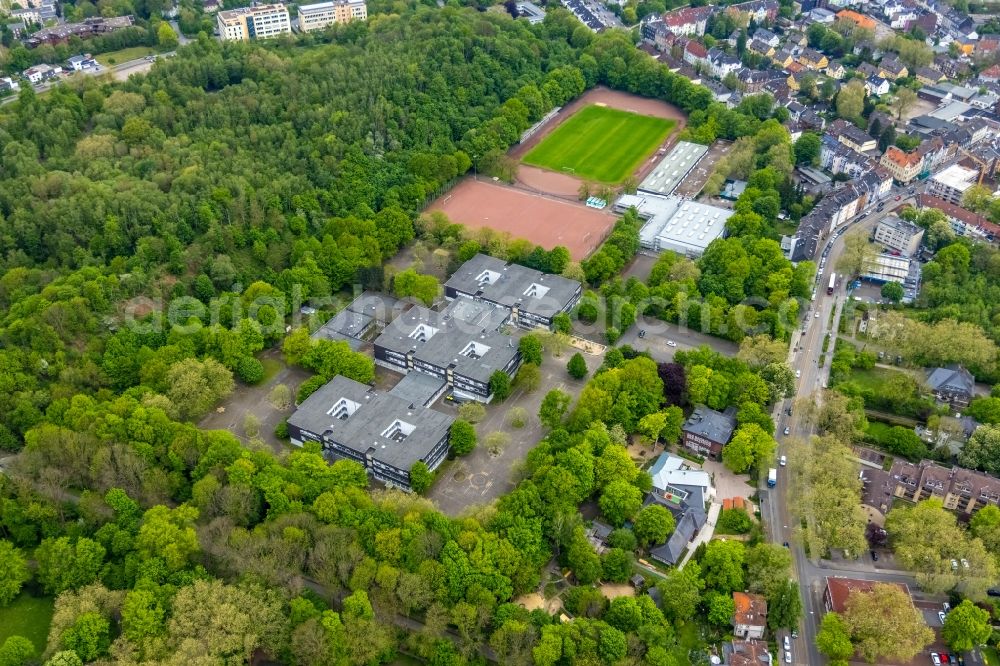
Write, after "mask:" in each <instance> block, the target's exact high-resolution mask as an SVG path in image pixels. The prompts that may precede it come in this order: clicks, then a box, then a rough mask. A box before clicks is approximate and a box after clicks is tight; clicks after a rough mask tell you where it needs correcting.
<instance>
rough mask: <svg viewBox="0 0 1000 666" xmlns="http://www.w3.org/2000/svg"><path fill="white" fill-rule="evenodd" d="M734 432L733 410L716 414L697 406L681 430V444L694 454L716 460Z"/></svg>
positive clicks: (734, 419) (711, 410)
mask: <svg viewBox="0 0 1000 666" xmlns="http://www.w3.org/2000/svg"><path fill="white" fill-rule="evenodd" d="M734 430H736V416H735V410H733V409H727V410H726V411H725V412H717V411H715V410H714V409H709V408H708V407H706V406H704V405H697V406H696V407H695V408H694V411H693V412H691V416H689V417H688V419H687V421H685V422H684V426H683V427H682V428H681V431H682V432H683V440H682V441H683V444H684V446H686V447H687V448H689V449H691V450H692V451H694V452H695V453H697V454H699V455H703V456H709V457H712V458H716V459H718V458H719V456H720V455H721V454H722V447H723V446H725V445H726V444H727V443H728V442H729V439H730V438H731V437H732V436H733V431H734Z"/></svg>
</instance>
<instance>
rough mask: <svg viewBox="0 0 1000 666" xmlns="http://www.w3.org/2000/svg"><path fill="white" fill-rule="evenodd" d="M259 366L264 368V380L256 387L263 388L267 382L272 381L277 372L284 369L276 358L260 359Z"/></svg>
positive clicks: (283, 365)
mask: <svg viewBox="0 0 1000 666" xmlns="http://www.w3.org/2000/svg"><path fill="white" fill-rule="evenodd" d="M260 364H261V365H263V366H264V379H262V380H260V384H258V386H264V385H265V384H267V383H268V382H269V381H271V380H272V379H274V376H275V375H276V374H278V371H279V370H281V369H282V368H283V367H285V364H284V363H282V362H281V361H279V360H278V359H276V358H262V359H260Z"/></svg>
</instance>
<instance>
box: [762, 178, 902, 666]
mask: <svg viewBox="0 0 1000 666" xmlns="http://www.w3.org/2000/svg"><path fill="white" fill-rule="evenodd" d="M896 196H902V197H905V198H902V199H901V200H900V201H896V200H895V198H896ZM914 196H915V195H910V194H908V189H907V188H894V189H893V191H892V192H891V194H890V195H889V198H888V199H887V201H886V205H885V208H884V210H882V211H876V210H872V211H870V212H868V213H867V214H864V215H862V216H860V217H857V218H855V219H853V220H851V221H850V222H849V223H848V224H847V225H844V226H842V227H841V228H840V230H838V234H837V235H835V236H832V237H831V238H830V239H828V240H827V243H826V244H824V245H823V246H822V247H823V248H826V247H829V248H830V250H829V253H828V256H827V258H826V265H825V268H824V270H823V272H822V274H821V275H820V276H819V278H818V280H817V282H816V299H815V300H814V301H813V302H812V303H811V304H810V306H809V310H808V311H807V312H805V313H804V314H803V316H802V325H803V327H804V332H803V327H800V328H799V329H797V331H796V333H795V334H794V335H793V338H792V344H791V349H790V350H789V364H790V365H791V366H792V367H793V368H794V369H795V370H797V371H798V372H799V377H798V378H797V380H796V386H797V390H796V394H795V396H794V397H793V398H789V399H787V400H785V401H783V402H781V403H779V404H778V405H776V406H775V414H774V419H775V424H776V426H777V429H778V433H779V434H778V437H777V439H778V452H777V455H778V456H780V455H782V454H783V453H785V452H786V451H785V449H786V448H787V447H786V446H785V442H784V441H783V440H784V439H785V436H784V435H783V434H782V433H783V431H784V429H785V427H788V428H789V430H790V432H789V436H788V437H789V438H799V439H805V440H808V438H810V437H811V436H812V435H813V434H814V433H815V430H814V428H813V426H812V424H811V423H809V422H808V421H806V420H805V419H802V418H801V417H800V415H799V414H798V413H797V412H795V411H793V414H792V415H791V416H787V415H786V410H787V409H788V408H789V407H791V406H792V403H793V402H794V401H795V400H796V399H798V398H808V397H809V396H811V395H815V396H816V397H817V398H818V399H821V398H822V389H823V388H824V387H825V386H826V382H827V381H828V379H829V376H830V363H831V361H832V357H833V354H832V350H833V344H832V341H831V344H830V347H829V351H828V353H827V354H826V358H825V359H824V363H823V365H822V366H820V365H819V359H820V356H822V355H823V351H822V349H823V338H824V336H825V335H826V334H827V333H828V332H832V333H834V335H835V333H836V330H837V328H836V327H837V322H838V321H839V318H840V313H841V310H842V308H843V305H844V302H845V298H846V292H845V287H846V280H845V279H844V278H843V277H842V276H840V277H838V283H837V286H836V288H835V289H834V293H833V294H832V295H828V294H827V293H826V289H827V286H828V284H829V278H830V273H831V272H833V271H835V270H836V265H837V260H838V258H839V257H840V256H841V254H842V253H843V249H844V236H845V234H846V232H847V231H848V230H849V229H852V228H854V227H862V228H865V229H868V230H869V231H870V230H871V229H873V228H874V226H875V224H876V223H877V222H878V220H879V219H881V218H883V217H885V216H886V215H887V214H889V213H890V212H891V211H892V210H893V209H895V208H898V207H901V206H903V205H906V204H908V203H913V202H914ZM821 252H822V250H821ZM818 267H819V262H818V261H817V273H818V272H819V268H818ZM831 312H835V316H834V317H833V319H832V322H833V324H832V325H831V323H830V322H831V317H830V314H831ZM817 315H818V316H817ZM786 470H787V468H786V467H778V484H777V486H776V487H775V488H773V489H768V488H766V487H764V488H762V489H761V490H762V492H761V497H762V507H761V509H762V513H763V515H765V516H766V517H767V524H768V525H767V526H768V535H769V538H770V540H771V541H772V542H773V543H778V544H782V543H788V544H789V549H790V550H791V553H792V557H793V565H794V571H795V577H796V578H797V579H798V582H799V586H800V589H801V591H802V608H803V619H802V624H801V626H800V628H799V637H798V638H797V639H796V640H794V641H792V663H794V664H807V665H813V666H815V665H818V664H823V663H826V658H825V657H824V656H822V655H821V654H820V653H819V651H818V650H817V649H816V631H817V629H818V625H819V622H820V620H821V619H822V617H823V613H824V608H823V586H824V578H825V577H827V576H849V577H853V578H862V579H865V580H878V581H883V582H902V583H906V584H908V585H910V586H911V588H912V587H913V586H914V578H913V576H911V575H909V574H908V573H906V572H893V571H884V570H876V569H875V568H874V567H873V566H871V564H868V565H865V564H863V563H861V562H858V563H853V564H837V563H833V562H828V561H824V560H820V559H819V558H813V559H810V558H809V557H806V554H805V549H804V548H803V546H802V544H801V543H798V542H797V540H795V539H794V538H793V534H794V524H793V520H794V518H793V517H792V512H791V511H790V503H791V502H792V501H794V499H793V498H790V497H789V496H788V491H787V488H788V484H787V471H786ZM859 501H860V500H859ZM781 638H783V634H780V635H779V641H780V640H781ZM778 658H779V659H780V660H781V662H783V661H784V655H783V654H781V655H780V656H779V657H778Z"/></svg>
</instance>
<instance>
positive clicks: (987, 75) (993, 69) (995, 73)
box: [979, 65, 1000, 83]
mask: <svg viewBox="0 0 1000 666" xmlns="http://www.w3.org/2000/svg"><path fill="white" fill-rule="evenodd" d="M979 80H980V81H983V82H984V83H997V82H998V81H1000V65H992V66H990V67H987V68H986V69H984V70H983V71H982V72H980V73H979Z"/></svg>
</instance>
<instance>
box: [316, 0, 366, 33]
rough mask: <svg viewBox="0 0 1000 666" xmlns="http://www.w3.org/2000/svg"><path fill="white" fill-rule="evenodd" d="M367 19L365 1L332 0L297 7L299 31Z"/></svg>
mask: <svg viewBox="0 0 1000 666" xmlns="http://www.w3.org/2000/svg"><path fill="white" fill-rule="evenodd" d="M366 18H368V5H367V4H365V0H332V2H317V3H316V4H313V5H300V6H299V31H300V32H311V31H313V30H322V29H323V28H325V27H327V26H328V25H332V24H334V23H349V22H351V21H364V20H365V19H366Z"/></svg>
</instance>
